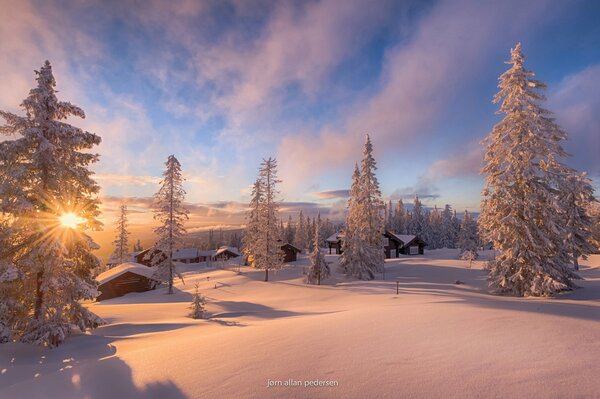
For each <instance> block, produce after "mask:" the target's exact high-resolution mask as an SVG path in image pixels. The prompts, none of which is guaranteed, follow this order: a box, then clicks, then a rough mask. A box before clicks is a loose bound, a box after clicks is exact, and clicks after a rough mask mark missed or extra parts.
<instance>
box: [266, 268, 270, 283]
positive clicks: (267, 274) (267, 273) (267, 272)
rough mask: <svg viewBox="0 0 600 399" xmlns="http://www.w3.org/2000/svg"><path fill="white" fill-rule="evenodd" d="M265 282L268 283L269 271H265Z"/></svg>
mask: <svg viewBox="0 0 600 399" xmlns="http://www.w3.org/2000/svg"><path fill="white" fill-rule="evenodd" d="M265 281H269V269H268V268H267V269H265Z"/></svg>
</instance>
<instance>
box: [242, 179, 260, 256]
mask: <svg viewBox="0 0 600 399" xmlns="http://www.w3.org/2000/svg"><path fill="white" fill-rule="evenodd" d="M262 204H263V191H262V186H261V183H260V179H257V180H256V181H255V182H254V184H253V185H252V196H251V198H250V204H249V206H248V214H247V215H246V220H247V222H246V228H245V229H244V237H243V238H242V245H243V248H242V252H243V253H244V256H245V258H246V262H247V263H248V264H249V265H250V266H253V267H257V262H256V260H257V257H260V254H261V253H260V252H259V246H258V240H259V235H260V225H261V217H262Z"/></svg>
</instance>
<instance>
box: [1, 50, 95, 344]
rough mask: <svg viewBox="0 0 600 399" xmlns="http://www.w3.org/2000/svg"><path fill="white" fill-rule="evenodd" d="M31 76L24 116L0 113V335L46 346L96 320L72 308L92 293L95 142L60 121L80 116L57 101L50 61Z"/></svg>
mask: <svg viewBox="0 0 600 399" xmlns="http://www.w3.org/2000/svg"><path fill="white" fill-rule="evenodd" d="M35 73H36V75H37V77H36V81H37V86H36V87H35V88H34V89H32V90H31V91H30V92H29V95H28V96H27V98H26V99H25V100H24V101H23V102H22V103H21V107H22V108H23V110H24V111H25V116H18V115H15V114H12V113H10V112H5V111H0V117H2V118H3V119H4V120H5V121H6V123H5V124H4V125H2V126H0V133H2V134H5V135H8V136H10V139H8V140H6V141H2V142H0V215H2V216H1V217H0V237H3V239H2V241H1V242H0V244H1V245H0V276H1V277H0V304H2V305H0V313H3V316H2V317H0V330H2V329H4V332H5V333H6V332H8V334H4V333H0V335H4V339H5V340H6V339H8V340H15V341H20V342H29V343H35V344H42V345H47V346H51V347H52V346H56V345H58V344H59V343H60V342H62V341H63V340H64V338H65V337H66V336H67V335H69V334H70V332H71V328H72V326H76V327H77V328H79V329H80V330H82V331H84V330H86V329H87V328H93V327H95V326H97V325H98V324H99V323H100V322H101V320H100V319H99V318H98V317H97V316H96V315H94V314H93V313H91V312H90V311H89V310H87V308H85V307H84V306H82V304H81V302H80V301H81V300H84V299H92V298H94V297H96V296H97V294H98V292H97V290H96V283H95V281H94V279H93V278H92V272H93V270H94V269H96V268H98V267H99V266H100V260H99V259H98V258H97V257H96V256H94V255H93V254H92V250H94V249H97V248H98V246H97V245H96V244H95V243H94V242H93V240H92V239H91V238H90V237H89V236H88V235H87V234H85V233H84V232H85V231H86V230H89V229H94V230H97V229H99V228H100V226H101V223H100V222H99V221H98V220H97V217H98V215H99V210H98V203H99V202H98V200H97V196H98V192H99V186H98V185H97V184H96V182H95V181H94V180H93V179H92V174H93V173H92V172H91V171H90V170H89V166H90V165H91V164H93V163H95V162H97V161H98V155H97V154H95V153H93V152H90V150H92V149H93V148H94V147H95V146H96V145H98V144H100V137H99V136H97V135H95V134H92V133H90V132H86V131H84V130H82V129H80V128H78V127H75V126H73V125H70V124H68V123H67V122H66V120H67V119H68V118H70V117H80V118H85V113H84V112H83V110H82V109H81V108H79V107H77V106H75V105H73V104H71V103H68V102H62V101H59V100H58V98H57V97H56V93H57V91H56V89H55V87H56V81H55V79H54V76H53V74H52V66H51V65H50V62H48V61H46V62H45V63H44V65H43V66H42V68H41V69H40V70H39V71H35ZM7 234H8V235H7ZM2 324H3V325H2ZM0 339H3V338H2V337H0Z"/></svg>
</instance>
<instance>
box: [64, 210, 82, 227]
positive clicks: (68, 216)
mask: <svg viewBox="0 0 600 399" xmlns="http://www.w3.org/2000/svg"><path fill="white" fill-rule="evenodd" d="M59 220H60V224H61V226H63V227H67V228H69V229H76V228H77V227H78V226H79V225H80V224H81V223H83V222H84V219H83V218H81V217H79V216H77V215H76V214H74V213H73V212H67V213H64V214H62V216H61V217H60V218H59Z"/></svg>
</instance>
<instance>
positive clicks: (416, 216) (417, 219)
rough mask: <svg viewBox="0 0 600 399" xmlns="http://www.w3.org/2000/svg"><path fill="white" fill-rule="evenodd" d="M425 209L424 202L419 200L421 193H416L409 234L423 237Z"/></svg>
mask: <svg viewBox="0 0 600 399" xmlns="http://www.w3.org/2000/svg"><path fill="white" fill-rule="evenodd" d="M425 229H426V228H425V211H424V210H423V204H422V203H421V201H420V200H419V195H415V200H414V202H413V210H412V213H411V215H410V221H409V225H408V234H413V235H416V236H420V237H421V238H424V237H423V234H424V232H425Z"/></svg>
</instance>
